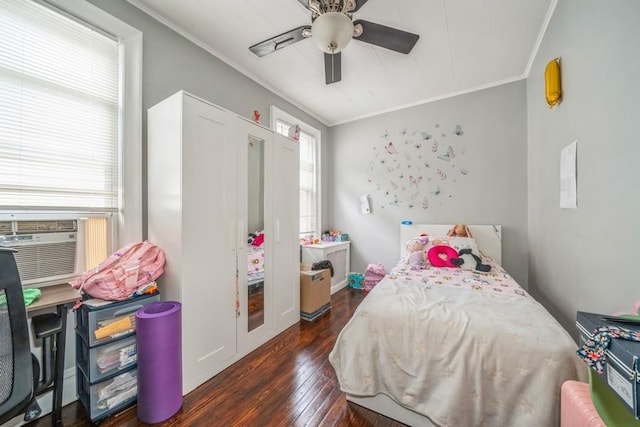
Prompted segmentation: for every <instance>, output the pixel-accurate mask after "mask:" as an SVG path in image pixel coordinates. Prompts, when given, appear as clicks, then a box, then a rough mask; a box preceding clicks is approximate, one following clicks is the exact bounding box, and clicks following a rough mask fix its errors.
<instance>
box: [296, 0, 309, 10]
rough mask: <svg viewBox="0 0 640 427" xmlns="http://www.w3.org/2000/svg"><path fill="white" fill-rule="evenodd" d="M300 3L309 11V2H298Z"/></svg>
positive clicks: (305, 0) (307, 0)
mask: <svg viewBox="0 0 640 427" xmlns="http://www.w3.org/2000/svg"><path fill="white" fill-rule="evenodd" d="M298 3H300V4H301V5H303V6H304V7H305V8H307V9H309V0H298Z"/></svg>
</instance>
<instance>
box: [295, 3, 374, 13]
mask: <svg viewBox="0 0 640 427" xmlns="http://www.w3.org/2000/svg"><path fill="white" fill-rule="evenodd" d="M298 1H302V0H298ZM366 2H367V0H356V7H355V8H354V9H353V10H352V11H351V12H356V11H357V10H358V9H360V8H361V7H362V6H364V4H365V3H366Z"/></svg>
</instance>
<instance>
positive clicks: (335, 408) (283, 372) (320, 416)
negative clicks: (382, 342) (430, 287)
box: [30, 288, 403, 427]
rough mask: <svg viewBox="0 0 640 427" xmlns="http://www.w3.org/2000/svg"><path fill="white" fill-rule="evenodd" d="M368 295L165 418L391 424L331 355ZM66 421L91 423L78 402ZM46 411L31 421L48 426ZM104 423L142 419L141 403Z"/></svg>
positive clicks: (261, 353) (236, 367)
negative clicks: (353, 396)
mask: <svg viewBox="0 0 640 427" xmlns="http://www.w3.org/2000/svg"><path fill="white" fill-rule="evenodd" d="M364 297H365V293H364V292H363V291H359V290H354V289H349V288H346V289H343V290H341V291H339V292H336V293H335V294H334V295H333V296H332V298H331V310H329V311H328V312H327V313H325V314H324V315H322V316H321V317H320V318H319V319H317V320H315V321H314V322H306V321H301V322H300V323H298V324H296V325H294V326H292V327H290V328H289V329H287V330H286V331H284V332H283V333H282V334H280V335H278V336H277V337H275V338H274V339H272V340H270V341H269V342H268V343H266V344H265V345H263V346H261V347H260V348H258V349H256V350H255V351H253V352H252V353H250V354H249V355H247V356H246V357H244V358H243V359H242V360H240V361H238V362H237V363H235V364H233V365H231V366H230V367H229V368H227V369H225V370H224V371H222V372H220V373H219V374H218V375H216V376H215V377H213V378H211V379H210V380H209V381H207V382H206V383H204V384H202V385H201V386H200V387H198V388H197V389H195V390H194V391H192V392H191V393H189V394H188V395H187V396H185V398H184V403H183V406H182V408H181V409H180V411H178V413H177V414H176V415H174V416H173V417H171V418H170V419H169V420H167V421H165V422H163V423H161V424H158V425H160V426H164V427H168V426H200V425H202V426H225V427H226V426H243V427H244V426H258V427H263V426H283V427H284V426H307V427H314V426H323V427H324V426H338V427H343V426H351V427H368V426H376V427H378V426H388V427H400V426H403V424H401V423H398V422H396V421H393V420H391V419H389V418H386V417H384V416H382V415H380V414H377V413H375V412H372V411H370V410H368V409H366V408H363V407H361V406H358V405H355V404H353V403H350V402H347V400H346V398H345V396H344V393H342V392H341V391H340V388H339V385H338V382H337V380H336V375H335V372H334V370H333V367H332V366H331V364H330V363H329V361H328V356H329V353H330V352H331V350H332V348H333V345H334V343H335V340H336V338H337V336H338V334H339V333H340V331H341V330H342V328H343V327H344V325H345V324H346V323H347V321H348V320H349V318H351V316H352V314H353V312H354V311H355V309H356V308H357V306H358V304H360V302H361V301H362V299H363V298H364ZM62 417H63V423H64V425H65V427H76V426H89V425H91V423H90V421H89V419H88V418H87V416H86V414H85V412H84V409H83V408H82V406H81V404H80V403H79V402H74V403H71V404H69V405H67V406H65V407H64V408H63V411H62ZM50 423H51V417H50V416H46V417H43V418H41V419H39V420H36V421H35V422H32V423H31V424H30V426H33V427H41V426H47V427H48V426H49V425H50ZM101 425H102V426H105V427H109V426H118V427H121V426H125V427H138V426H144V425H146V424H144V423H142V422H141V421H139V420H138V419H137V417H136V408H135V406H134V407H132V408H129V409H127V410H124V411H122V412H121V413H119V414H117V415H116V416H112V417H109V418H107V419H106V420H104V421H103V422H102V423H101Z"/></svg>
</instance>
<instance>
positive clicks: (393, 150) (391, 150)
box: [384, 142, 398, 154]
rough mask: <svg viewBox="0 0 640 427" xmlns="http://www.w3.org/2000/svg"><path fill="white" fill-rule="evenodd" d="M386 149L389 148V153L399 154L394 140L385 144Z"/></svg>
mask: <svg viewBox="0 0 640 427" xmlns="http://www.w3.org/2000/svg"><path fill="white" fill-rule="evenodd" d="M384 149H385V150H387V153H389V154H398V150H396V147H395V146H394V145H393V142H389V143H388V144H387V145H385V146H384Z"/></svg>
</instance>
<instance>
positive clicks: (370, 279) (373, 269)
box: [364, 262, 387, 292]
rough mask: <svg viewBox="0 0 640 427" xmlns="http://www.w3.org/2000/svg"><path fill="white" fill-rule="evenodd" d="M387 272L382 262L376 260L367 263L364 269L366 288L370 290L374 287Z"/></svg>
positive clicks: (367, 290)
mask: <svg viewBox="0 0 640 427" xmlns="http://www.w3.org/2000/svg"><path fill="white" fill-rule="evenodd" d="M385 274H387V273H386V271H385V269H384V266H383V265H382V264H380V263H377V262H376V263H373V264H369V265H367V268H366V269H365V270H364V290H365V291H366V292H369V291H370V290H371V289H373V288H374V287H375V286H376V285H377V284H378V282H379V281H380V280H382V278H383V277H384V276H385Z"/></svg>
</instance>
